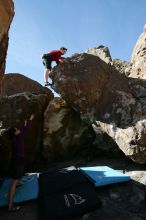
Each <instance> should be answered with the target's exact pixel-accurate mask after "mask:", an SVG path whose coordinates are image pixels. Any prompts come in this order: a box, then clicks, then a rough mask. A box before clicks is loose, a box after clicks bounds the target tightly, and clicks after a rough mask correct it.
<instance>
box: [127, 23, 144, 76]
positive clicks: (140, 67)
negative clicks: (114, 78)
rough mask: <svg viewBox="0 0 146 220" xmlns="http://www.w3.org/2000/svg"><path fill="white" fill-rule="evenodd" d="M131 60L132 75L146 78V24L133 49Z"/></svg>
mask: <svg viewBox="0 0 146 220" xmlns="http://www.w3.org/2000/svg"><path fill="white" fill-rule="evenodd" d="M131 62H132V70H131V74H130V77H133V78H140V79H146V24H145V26H144V31H143V33H142V34H141V35H140V37H139V39H138V40H137V43H136V45H135V47H134V49H133V52H132V57H131Z"/></svg>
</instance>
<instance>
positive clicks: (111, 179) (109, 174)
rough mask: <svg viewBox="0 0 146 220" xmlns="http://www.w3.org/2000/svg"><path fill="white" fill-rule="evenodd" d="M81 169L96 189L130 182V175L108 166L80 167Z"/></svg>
mask: <svg viewBox="0 0 146 220" xmlns="http://www.w3.org/2000/svg"><path fill="white" fill-rule="evenodd" d="M79 169H80V170H81V172H82V173H83V174H85V175H86V176H87V177H88V178H89V179H90V180H91V181H92V182H93V183H94V185H95V186H96V187H97V186H104V185H108V184H112V183H119V182H125V181H128V180H130V177H129V176H128V175H126V174H123V173H121V172H119V171H116V170H114V169H112V168H110V167H108V166H95V167H80V168H79Z"/></svg>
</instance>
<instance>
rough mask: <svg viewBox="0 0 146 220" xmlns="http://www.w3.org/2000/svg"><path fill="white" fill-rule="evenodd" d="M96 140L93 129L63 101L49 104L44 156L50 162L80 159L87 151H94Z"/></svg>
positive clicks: (45, 127) (46, 117) (44, 135)
mask: <svg viewBox="0 0 146 220" xmlns="http://www.w3.org/2000/svg"><path fill="white" fill-rule="evenodd" d="M94 140H95V133H94V131H93V129H92V127H91V126H88V125H87V124H85V123H84V122H83V121H82V120H81V119H80V116H79V114H77V113H76V112H75V111H74V110H72V109H71V108H69V106H68V105H67V104H66V102H65V101H64V100H63V99H61V98H55V99H53V100H52V101H51V102H50V103H49V105H48V107H47V109H46V111H45V113H44V129H43V148H44V150H43V154H44V157H45V158H46V160H47V161H48V162H52V161H53V162H54V161H61V160H63V161H64V160H69V159H73V158H77V157H78V158H79V157H81V156H83V154H84V153H85V151H87V150H88V151H92V147H93V141H94ZM86 153H87V152H86Z"/></svg>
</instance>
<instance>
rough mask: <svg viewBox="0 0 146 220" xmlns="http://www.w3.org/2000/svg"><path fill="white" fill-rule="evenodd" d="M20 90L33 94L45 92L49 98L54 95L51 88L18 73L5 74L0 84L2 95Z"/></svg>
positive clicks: (20, 91) (19, 91)
mask: <svg viewBox="0 0 146 220" xmlns="http://www.w3.org/2000/svg"><path fill="white" fill-rule="evenodd" d="M22 92H30V93H33V94H47V95H48V98H49V99H50V100H51V99H53V97H54V94H53V93H52V91H51V90H49V89H48V88H46V87H43V86H42V85H41V84H39V83H38V82H37V81H34V80H32V79H30V78H28V77H26V76H24V75H22V74H19V73H9V74H5V75H4V78H3V84H2V94H3V96H9V95H13V94H16V93H22Z"/></svg>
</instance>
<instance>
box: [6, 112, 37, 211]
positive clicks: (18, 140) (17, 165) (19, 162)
mask: <svg viewBox="0 0 146 220" xmlns="http://www.w3.org/2000/svg"><path fill="white" fill-rule="evenodd" d="M33 119H34V115H33V114H32V115H31V116H30V118H29V119H26V120H25V123H24V126H23V127H22V128H16V127H11V128H10V129H9V139H10V140H11V145H12V157H11V167H10V170H11V177H12V183H11V186H10V192H9V208H8V210H9V211H17V210H19V209H20V207H19V206H16V205H14V201H13V200H14V195H15V191H16V187H17V186H18V185H19V184H20V179H21V177H22V176H23V175H24V148H25V147H24V139H25V137H26V135H27V133H28V130H29V129H30V127H31V124H32V120H33Z"/></svg>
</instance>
